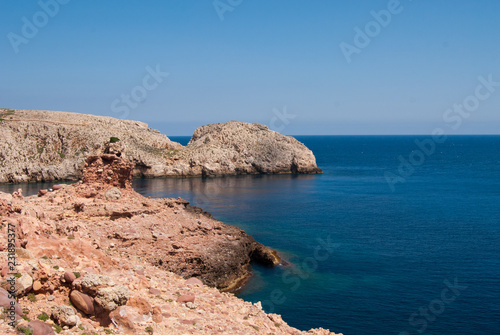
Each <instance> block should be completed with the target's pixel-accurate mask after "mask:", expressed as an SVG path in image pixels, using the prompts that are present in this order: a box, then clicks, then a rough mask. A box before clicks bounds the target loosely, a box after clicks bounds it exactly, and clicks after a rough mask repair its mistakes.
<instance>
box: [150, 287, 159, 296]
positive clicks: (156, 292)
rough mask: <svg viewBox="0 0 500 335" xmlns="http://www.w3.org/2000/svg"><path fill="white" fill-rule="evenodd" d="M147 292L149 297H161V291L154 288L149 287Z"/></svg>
mask: <svg viewBox="0 0 500 335" xmlns="http://www.w3.org/2000/svg"><path fill="white" fill-rule="evenodd" d="M148 292H149V294H151V295H161V291H160V290H159V289H157V288H154V287H151V288H150V289H149V291H148Z"/></svg>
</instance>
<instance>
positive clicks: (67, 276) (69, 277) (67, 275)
mask: <svg viewBox="0 0 500 335" xmlns="http://www.w3.org/2000/svg"><path fill="white" fill-rule="evenodd" d="M63 278H64V281H65V282H66V283H68V284H72V283H73V282H74V281H75V279H76V275H75V274H74V273H73V272H71V271H66V272H64V276H63Z"/></svg>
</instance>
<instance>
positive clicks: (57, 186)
mask: <svg viewBox="0 0 500 335" xmlns="http://www.w3.org/2000/svg"><path fill="white" fill-rule="evenodd" d="M65 186H66V185H65V184H56V185H54V186H52V189H53V190H54V191H57V190H60V189H61V188H64V187H65Z"/></svg>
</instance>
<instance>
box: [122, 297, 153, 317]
mask: <svg viewBox="0 0 500 335" xmlns="http://www.w3.org/2000/svg"><path fill="white" fill-rule="evenodd" d="M127 306H130V307H136V308H137V309H138V310H139V311H140V312H141V313H142V314H149V313H150V312H151V305H150V304H149V302H148V301H147V300H146V299H144V298H141V297H132V298H130V299H129V300H128V302H127Z"/></svg>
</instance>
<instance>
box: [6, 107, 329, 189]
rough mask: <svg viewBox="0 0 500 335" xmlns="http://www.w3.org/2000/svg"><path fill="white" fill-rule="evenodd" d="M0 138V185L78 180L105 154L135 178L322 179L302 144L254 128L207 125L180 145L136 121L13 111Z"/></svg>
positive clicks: (241, 124) (251, 125) (238, 124)
mask: <svg viewBox="0 0 500 335" xmlns="http://www.w3.org/2000/svg"><path fill="white" fill-rule="evenodd" d="M0 112H2V110H1V109H0ZM0 134H1V135H0V136H1V138H2V141H0V183H5V182H13V183H20V182H29V181H52V180H76V179H78V178H81V177H82V171H83V167H84V166H85V164H86V163H87V164H89V162H88V161H86V159H87V156H93V157H104V156H103V154H104V155H108V156H109V157H111V156H117V157H121V158H126V159H128V160H129V161H130V162H131V163H132V173H133V175H134V176H135V177H165V176H221V175H238V174H261V173H265V174H280V173H321V169H319V168H318V167H317V166H316V160H315V157H314V155H313V153H312V152H311V151H310V150H309V149H307V147H306V146H305V145H303V144H302V143H300V142H299V141H297V140H296V139H294V138H293V137H289V136H284V135H282V134H279V133H277V132H274V131H271V130H269V129H268V128H267V127H266V126H264V125H261V124H257V123H244V122H238V121H230V122H226V123H218V124H211V125H206V126H203V127H200V128H198V129H197V130H196V131H195V132H194V134H193V137H192V139H191V141H190V142H189V144H188V145H187V146H185V147H183V146H182V145H180V144H179V143H176V142H172V141H170V140H169V139H168V137H166V136H165V135H162V134H160V133H159V132H158V131H157V130H154V129H151V128H148V125H147V124H145V123H142V122H137V121H128V120H118V119H114V118H111V117H102V116H93V115H85V114H76V113H65V112H53V111H28V110H15V111H14V112H13V114H12V115H10V116H9V117H8V118H6V119H5V120H4V121H0ZM112 137H113V138H115V139H113V141H116V142H113V143H111V138H112ZM91 163H92V162H91ZM104 163H106V162H104ZM108 178H112V176H110V175H106V174H103V175H101V176H99V179H100V180H101V181H102V180H104V181H105V182H106V180H109V179H108ZM45 194H46V192H45V193H44V194H41V196H43V195H45Z"/></svg>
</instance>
